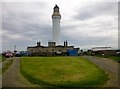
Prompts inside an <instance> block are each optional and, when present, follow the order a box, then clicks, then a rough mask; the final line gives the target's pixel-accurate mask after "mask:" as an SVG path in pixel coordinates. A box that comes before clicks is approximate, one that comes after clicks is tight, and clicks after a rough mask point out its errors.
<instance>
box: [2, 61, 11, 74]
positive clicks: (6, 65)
mask: <svg viewBox="0 0 120 89" xmlns="http://www.w3.org/2000/svg"><path fill="white" fill-rule="evenodd" d="M12 63H13V60H7V63H6V64H4V65H3V66H2V73H4V72H5V71H6V70H7V69H8V68H9V66H10V65H11V64H12Z"/></svg>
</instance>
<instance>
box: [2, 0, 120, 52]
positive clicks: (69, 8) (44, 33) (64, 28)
mask: <svg viewBox="0 0 120 89" xmlns="http://www.w3.org/2000/svg"><path fill="white" fill-rule="evenodd" d="M13 1H14V0H13ZM55 4H58V6H59V8H60V13H61V16H62V19H61V44H63V42H64V40H68V42H69V45H74V46H75V47H80V48H81V49H90V48H92V47H96V46H111V47H112V48H113V49H114V48H118V3H117V2H81V0H76V2H75V1H72V0H71V2H70V1H69V0H51V1H49V0H40V1H39V2H7V1H6V2H2V32H0V34H1V33H2V50H3V51H4V50H7V49H10V50H13V49H14V45H16V46H17V49H18V50H26V48H27V46H34V45H36V42H37V41H41V43H42V45H47V42H48V41H51V37H52V19H51V15H52V13H53V7H54V6H55ZM0 5H1V4H0Z"/></svg>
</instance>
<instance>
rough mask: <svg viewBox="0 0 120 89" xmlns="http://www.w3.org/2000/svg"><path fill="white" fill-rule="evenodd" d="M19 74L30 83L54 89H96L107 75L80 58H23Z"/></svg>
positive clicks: (105, 79)
mask: <svg viewBox="0 0 120 89" xmlns="http://www.w3.org/2000/svg"><path fill="white" fill-rule="evenodd" d="M21 72H22V74H23V75H24V76H25V77H26V78H27V79H28V80H29V81H31V82H33V83H35V84H39V85H42V86H52V87H53V86H55V87H96V86H101V85H103V84H104V83H105V82H106V81H107V74H105V72H104V71H103V70H101V69H100V68H98V67H97V66H96V65H94V64H92V63H91V62H89V61H88V60H85V59H84V58H82V57H23V58H21Z"/></svg>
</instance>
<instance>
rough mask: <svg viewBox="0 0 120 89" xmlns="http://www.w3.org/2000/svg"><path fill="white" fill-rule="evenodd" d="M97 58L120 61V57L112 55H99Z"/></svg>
mask: <svg viewBox="0 0 120 89" xmlns="http://www.w3.org/2000/svg"><path fill="white" fill-rule="evenodd" d="M97 57H101V58H109V59H112V60H114V61H117V62H118V61H120V56H110V55H98V56H97Z"/></svg>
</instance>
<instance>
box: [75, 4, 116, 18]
mask: <svg viewBox="0 0 120 89" xmlns="http://www.w3.org/2000/svg"><path fill="white" fill-rule="evenodd" d="M117 4H118V3H117V2H99V3H98V2H96V3H95V2H94V3H88V4H86V5H84V6H82V7H80V9H79V11H78V12H79V13H78V14H77V15H76V16H75V17H74V18H75V19H78V20H87V19H92V18H94V17H96V16H109V15H117V11H118V10H117V9H118V6H117Z"/></svg>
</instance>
